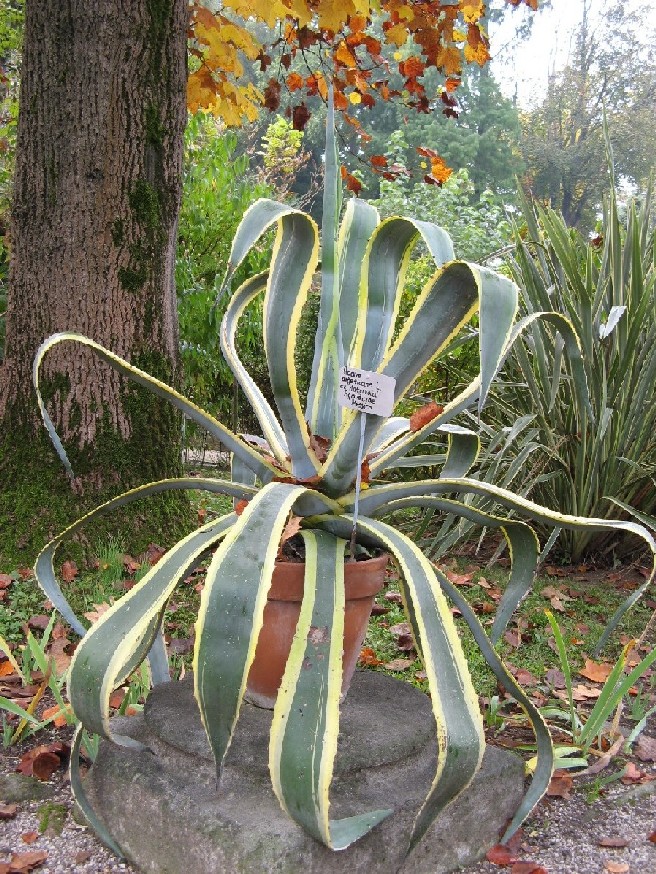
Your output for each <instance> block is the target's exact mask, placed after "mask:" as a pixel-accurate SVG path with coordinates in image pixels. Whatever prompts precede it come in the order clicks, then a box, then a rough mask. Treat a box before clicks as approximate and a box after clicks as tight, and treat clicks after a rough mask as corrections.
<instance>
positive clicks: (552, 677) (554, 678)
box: [544, 668, 567, 689]
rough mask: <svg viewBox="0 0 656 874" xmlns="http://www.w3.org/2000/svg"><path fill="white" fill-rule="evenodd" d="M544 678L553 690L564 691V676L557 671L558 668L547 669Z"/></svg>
mask: <svg viewBox="0 0 656 874" xmlns="http://www.w3.org/2000/svg"><path fill="white" fill-rule="evenodd" d="M544 678H545V680H546V681H547V683H549V685H550V686H553V688H554V689H564V688H565V686H566V685H567V684H566V682H565V674H563V672H562V671H559V670H558V668H549V670H548V671H547V672H546V674H545V675H544Z"/></svg>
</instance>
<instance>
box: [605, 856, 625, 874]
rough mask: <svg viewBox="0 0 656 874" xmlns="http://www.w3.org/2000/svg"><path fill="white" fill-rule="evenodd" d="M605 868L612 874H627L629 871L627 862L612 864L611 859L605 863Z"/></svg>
mask: <svg viewBox="0 0 656 874" xmlns="http://www.w3.org/2000/svg"><path fill="white" fill-rule="evenodd" d="M604 868H605V869H606V871H608V872H610V874H626V872H627V871H628V870H629V866H628V863H627V862H612V861H611V860H610V859H607V860H606V861H605V862H604Z"/></svg>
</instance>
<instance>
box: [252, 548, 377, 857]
mask: <svg viewBox="0 0 656 874" xmlns="http://www.w3.org/2000/svg"><path fill="white" fill-rule="evenodd" d="M302 536H303V540H304V541H305V581H304V595H303V603H302V607H301V613H300V616H299V620H298V625H297V627H296V633H295V635H294V642H293V644H292V648H291V651H290V654H289V659H288V661H287V666H286V668H285V673H284V676H283V679H282V683H281V686H280V690H279V692H278V698H277V700H276V705H275V708H274V711H273V723H272V726H271V735H270V744H269V769H270V771H271V779H272V784H273V789H274V791H275V793H276V796H277V798H278V801H279V802H280V804H281V806H282V808H283V809H284V810H285V811H286V812H287V813H288V814H289V815H290V816H291V817H292V818H293V819H294V820H296V822H298V823H299V825H301V826H302V827H303V828H304V829H305V830H306V831H307V832H308V833H309V834H311V835H312V836H313V837H314V838H316V839H317V840H319V841H321V842H322V843H324V844H325V845H326V846H328V847H330V848H331V849H333V850H342V849H345V848H346V847H348V846H349V845H350V844H352V843H353V842H354V841H356V840H358V838H360V837H362V836H363V835H365V834H366V833H367V832H368V831H370V830H371V829H372V828H373V827H374V826H375V825H377V824H378V823H379V822H381V821H382V820H383V819H385V817H387V816H389V814H390V813H392V810H375V811H371V812H369V813H365V814H361V815H359V816H351V817H347V818H346V819H341V820H331V819H330V818H329V815H328V808H329V804H330V801H329V789H330V783H331V780H332V776H333V763H334V759H335V754H336V753H337V736H338V733H339V699H340V692H341V685H342V650H343V647H344V609H345V602H344V550H345V547H346V545H347V542H346V541H345V540H342V539H340V538H338V537H334V536H333V535H331V534H328V533H327V532H324V531H303V532H302Z"/></svg>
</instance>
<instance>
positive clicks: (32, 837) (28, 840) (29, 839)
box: [21, 832, 39, 844]
mask: <svg viewBox="0 0 656 874" xmlns="http://www.w3.org/2000/svg"><path fill="white" fill-rule="evenodd" d="M38 838H39V834H38V832H25V833H24V834H22V835H21V840H22V842H23V843H24V844H33V843H34V842H35V841H36V840H38Z"/></svg>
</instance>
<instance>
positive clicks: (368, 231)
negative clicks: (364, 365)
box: [337, 197, 380, 362]
mask: <svg viewBox="0 0 656 874" xmlns="http://www.w3.org/2000/svg"><path fill="white" fill-rule="evenodd" d="M379 223H380V216H379V214H378V210H377V209H376V208H375V207H374V206H372V205H371V204H370V203H366V201H364V200H360V199H359V198H357V197H352V198H351V199H350V200H349V202H348V204H347V206H346V212H345V214H344V219H343V221H342V224H341V226H340V229H339V239H338V242H337V248H338V252H339V324H340V329H341V331H340V333H341V340H342V361H343V362H344V361H348V360H349V358H350V355H351V345H352V343H353V340H354V338H355V333H356V328H357V323H358V317H359V301H360V280H361V274H362V263H363V261H364V259H365V254H366V250H367V246H368V245H369V240H370V239H371V237H372V235H373V233H374V231H375V229H376V228H377V226H378V224H379Z"/></svg>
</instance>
